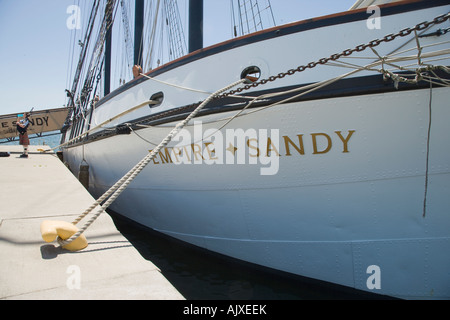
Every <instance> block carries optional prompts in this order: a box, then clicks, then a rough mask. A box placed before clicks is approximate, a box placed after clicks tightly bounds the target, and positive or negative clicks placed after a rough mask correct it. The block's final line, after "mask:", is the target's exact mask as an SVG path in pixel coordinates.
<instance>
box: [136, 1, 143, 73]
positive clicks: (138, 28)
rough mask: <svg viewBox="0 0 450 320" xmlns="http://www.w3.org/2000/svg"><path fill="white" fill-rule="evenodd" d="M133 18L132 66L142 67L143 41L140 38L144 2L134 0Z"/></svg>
mask: <svg viewBox="0 0 450 320" xmlns="http://www.w3.org/2000/svg"><path fill="white" fill-rule="evenodd" d="M134 12H135V15H134V16H135V18H134V64H135V65H138V66H142V60H143V58H142V52H143V46H144V39H143V37H142V33H143V29H144V0H136V2H135V9H134Z"/></svg>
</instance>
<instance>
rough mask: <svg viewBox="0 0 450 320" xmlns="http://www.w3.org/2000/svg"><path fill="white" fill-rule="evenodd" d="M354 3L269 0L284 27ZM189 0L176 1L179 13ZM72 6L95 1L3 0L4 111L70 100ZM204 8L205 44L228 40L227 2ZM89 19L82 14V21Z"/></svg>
mask: <svg viewBox="0 0 450 320" xmlns="http://www.w3.org/2000/svg"><path fill="white" fill-rule="evenodd" d="M127 1H131V0H127ZM146 1H149V0H146ZM354 2H355V0H314V1H312V0H271V5H272V9H273V12H274V16H275V20H276V23H277V25H282V24H285V23H289V22H293V21H297V20H303V19H307V18H312V17H316V16H322V15H326V14H331V13H336V12H341V11H345V10H347V9H348V8H350V7H351V5H353V3H354ZM186 3H187V0H178V4H179V7H180V11H182V9H181V8H183V6H184V5H185V4H186ZM74 4H77V5H79V6H80V7H86V6H88V7H89V8H90V7H91V6H92V1H90V0H0V75H1V76H0V115H1V114H8V113H19V112H24V111H28V110H30V109H31V108H32V107H34V108H35V110H43V109H50V108H59V107H62V106H63V105H64V104H65V103H66V102H67V99H66V95H65V92H64V90H65V89H67V88H69V87H70V86H71V83H72V79H71V78H70V77H69V76H68V75H69V70H70V67H69V64H70V63H71V61H69V57H70V49H71V45H72V43H73V41H72V40H71V34H72V33H71V30H69V29H68V28H67V23H66V22H67V19H68V18H69V16H70V14H68V13H67V8H68V7H69V6H70V5H74ZM81 11H82V12H84V11H83V8H82V10H81ZM204 11H205V19H204V36H205V39H204V45H205V46H207V45H211V44H214V43H217V42H221V41H224V40H227V39H229V38H230V30H231V24H230V21H231V18H230V17H229V16H228V15H229V11H230V2H229V0H205V8H204ZM182 15H183V13H182ZM87 19H88V17H81V20H82V21H83V22H84V23H86V22H85V21H87ZM83 27H84V25H82V28H83ZM79 37H80V39H81V36H79ZM76 62H77V58H76V59H75V61H74V63H76Z"/></svg>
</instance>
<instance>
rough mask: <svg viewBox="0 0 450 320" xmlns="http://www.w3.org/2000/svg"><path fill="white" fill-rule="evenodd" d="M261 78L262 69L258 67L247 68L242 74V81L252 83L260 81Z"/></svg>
mask: <svg viewBox="0 0 450 320" xmlns="http://www.w3.org/2000/svg"><path fill="white" fill-rule="evenodd" d="M259 78H261V69H260V68H259V67H257V66H251V67H247V68H245V69H244V70H243V71H242V73H241V79H248V80H250V81H251V82H255V81H258V80H259Z"/></svg>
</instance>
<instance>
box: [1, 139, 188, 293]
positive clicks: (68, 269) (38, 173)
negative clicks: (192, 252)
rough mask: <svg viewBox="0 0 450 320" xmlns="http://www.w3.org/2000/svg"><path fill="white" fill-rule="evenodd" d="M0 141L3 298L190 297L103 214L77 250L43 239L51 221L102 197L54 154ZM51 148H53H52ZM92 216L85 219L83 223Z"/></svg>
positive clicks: (66, 218)
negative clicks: (0, 154)
mask: <svg viewBox="0 0 450 320" xmlns="http://www.w3.org/2000/svg"><path fill="white" fill-rule="evenodd" d="M39 148H44V147H42V146H30V154H29V157H28V158H27V159H22V158H19V156H20V154H21V152H22V147H21V146H18V145H17V146H10V145H2V146H0V152H1V151H3V152H11V155H10V156H9V157H0V299H10V300H27V299H38V300H43V299H45V300H56V299H57V300H65V299H75V300H77V299H97V300H103V299H108V300H119V299H120V300H127V299H148V300H184V297H183V296H182V295H181V294H180V293H179V292H178V291H177V290H176V289H175V288H174V287H173V286H172V285H171V284H170V283H169V282H168V280H167V279H166V278H165V277H164V276H163V275H162V274H161V272H160V270H159V269H158V268H157V267H156V266H155V265H154V264H152V263H151V262H150V261H148V260H145V259H144V258H143V257H142V256H141V255H140V254H139V252H138V251H137V250H136V249H135V248H134V247H133V246H132V245H131V244H130V242H128V240H127V239H126V238H125V237H124V236H122V235H121V234H120V232H119V231H117V229H116V227H115V225H114V223H113V221H112V219H111V218H110V217H109V215H107V214H102V215H101V216H100V217H99V218H98V219H97V220H96V221H95V222H94V223H93V224H92V225H91V226H90V227H89V228H88V229H87V230H86V232H85V233H84V234H85V236H86V238H87V240H88V242H89V245H88V247H87V248H86V249H84V250H82V251H78V252H70V251H67V250H64V249H61V248H60V246H59V244H58V243H57V242H53V243H46V242H44V241H43V240H42V237H41V233H40V225H41V222H42V221H44V220H62V221H67V222H72V221H73V220H74V219H75V218H76V217H77V216H79V215H80V214H81V213H82V212H83V211H84V210H86V209H87V208H88V207H89V206H90V205H91V204H92V203H93V202H94V201H95V200H94V199H93V197H92V196H91V195H90V194H89V193H88V192H87V190H86V189H84V187H83V186H82V185H81V183H80V182H79V181H78V180H77V179H76V177H75V176H73V175H72V173H71V172H70V171H69V170H68V169H67V168H66V167H65V166H64V164H63V163H62V162H61V161H60V160H59V159H58V157H57V156H56V155H55V154H42V153H39V152H38V151H37V149H39ZM45 148H47V147H45ZM84 221H85V220H82V221H81V222H80V226H81V225H83V223H84Z"/></svg>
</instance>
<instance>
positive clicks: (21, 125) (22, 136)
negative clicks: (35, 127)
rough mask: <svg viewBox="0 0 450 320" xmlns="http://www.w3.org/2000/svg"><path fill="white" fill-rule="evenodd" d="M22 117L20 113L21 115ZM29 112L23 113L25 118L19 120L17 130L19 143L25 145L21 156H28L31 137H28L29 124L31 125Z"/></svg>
mask: <svg viewBox="0 0 450 320" xmlns="http://www.w3.org/2000/svg"><path fill="white" fill-rule="evenodd" d="M19 117H20V115H19ZM29 117H30V114H29V113H25V114H24V115H23V119H22V120H19V121H17V123H16V124H17V131H19V143H20V145H22V146H23V154H21V155H20V157H21V158H28V146H29V145H30V139H29V138H28V132H27V130H28V126H29V125H30V120H29V119H28V118H29Z"/></svg>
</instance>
